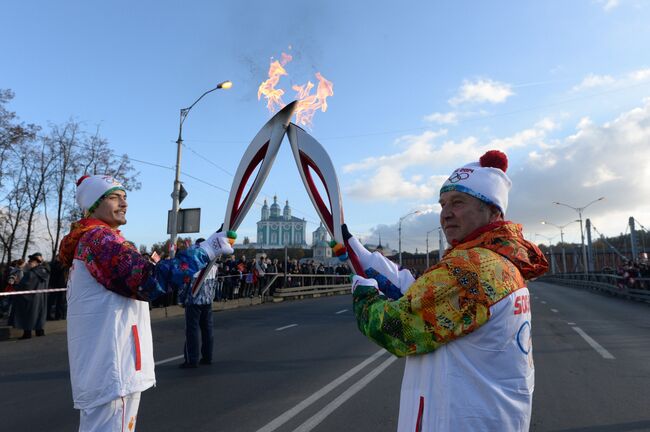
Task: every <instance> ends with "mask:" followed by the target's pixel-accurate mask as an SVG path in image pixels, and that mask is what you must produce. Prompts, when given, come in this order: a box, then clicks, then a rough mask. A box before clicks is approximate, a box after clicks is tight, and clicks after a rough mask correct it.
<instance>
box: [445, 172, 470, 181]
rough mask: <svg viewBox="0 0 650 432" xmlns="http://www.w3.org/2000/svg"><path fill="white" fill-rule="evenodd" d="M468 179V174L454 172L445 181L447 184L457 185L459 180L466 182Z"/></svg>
mask: <svg viewBox="0 0 650 432" xmlns="http://www.w3.org/2000/svg"><path fill="white" fill-rule="evenodd" d="M468 178H469V173H467V172H458V171H456V172H455V173H453V174H452V175H451V177H449V178H448V179H447V181H448V182H449V183H458V182H459V181H461V180H467V179H468Z"/></svg>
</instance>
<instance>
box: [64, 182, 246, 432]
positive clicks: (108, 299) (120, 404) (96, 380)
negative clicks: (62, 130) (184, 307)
mask: <svg viewBox="0 0 650 432" xmlns="http://www.w3.org/2000/svg"><path fill="white" fill-rule="evenodd" d="M76 199H77V204H79V206H80V207H81V209H82V210H83V212H84V218H83V219H81V220H79V221H77V222H74V223H73V224H72V227H71V229H70V233H69V234H68V235H66V236H65V237H64V239H63V240H62V242H61V251H60V253H59V258H60V260H61V263H62V264H63V265H64V266H66V267H70V273H69V277H68V291H67V300H68V358H69V361H70V381H71V383H72V398H73V401H74V407H75V408H76V409H78V410H80V425H79V431H83V432H86V431H93V432H114V431H120V432H121V431H127V430H128V431H134V430H135V423H136V418H137V413H138V406H139V403H140V393H141V392H142V391H144V390H146V389H148V388H150V387H153V386H154V385H155V384H156V377H155V374H154V359H153V342H152V337H151V323H150V318H149V304H148V303H147V302H150V301H152V300H154V299H156V298H157V297H159V296H160V295H163V294H166V293H167V292H168V291H170V290H171V289H172V288H173V287H174V286H176V287H181V286H184V285H185V284H189V283H191V281H192V278H193V277H195V275H197V274H198V272H199V271H200V270H201V269H203V268H204V267H205V266H206V265H207V264H208V263H209V262H210V260H211V259H213V258H215V257H216V256H218V255H220V254H223V253H226V254H231V253H233V250H232V247H231V244H232V243H233V242H234V238H235V237H236V235H235V234H234V233H232V232H229V233H227V234H228V235H226V233H221V232H217V233H214V234H213V235H211V236H210V237H209V238H208V240H206V241H204V242H202V243H200V244H199V245H196V246H194V247H190V248H188V249H186V250H184V251H180V252H179V253H178V254H177V255H176V257H175V258H174V259H167V260H162V261H160V262H158V264H157V265H154V264H153V263H152V262H150V261H149V260H148V259H146V258H144V257H143V256H142V255H140V253H138V251H137V250H136V249H135V247H134V246H133V244H132V243H129V242H127V241H126V240H125V239H124V237H122V234H121V233H120V231H119V230H118V229H117V228H118V227H119V226H121V225H124V224H125V223H126V210H127V202H126V191H125V189H124V186H122V185H121V184H120V183H119V182H118V181H117V180H115V179H114V178H113V177H111V176H106V175H93V176H84V177H82V178H80V179H79V181H78V182H77V194H76Z"/></svg>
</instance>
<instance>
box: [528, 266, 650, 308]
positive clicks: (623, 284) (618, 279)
mask: <svg viewBox="0 0 650 432" xmlns="http://www.w3.org/2000/svg"><path fill="white" fill-rule="evenodd" d="M540 280H542V281H544V282H551V283H556V284H559V285H567V286H573V287H577V288H587V289H592V290H595V291H602V292H606V293H608V294H612V295H616V296H620V297H625V298H629V299H633V300H639V301H645V302H650V278H630V277H624V276H619V275H615V274H608V273H589V274H584V273H565V274H555V275H546V276H543V277H541V278H540Z"/></svg>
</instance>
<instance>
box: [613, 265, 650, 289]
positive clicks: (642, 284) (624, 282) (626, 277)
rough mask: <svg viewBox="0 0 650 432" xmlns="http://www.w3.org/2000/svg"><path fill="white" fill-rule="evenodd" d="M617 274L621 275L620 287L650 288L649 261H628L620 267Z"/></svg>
mask: <svg viewBox="0 0 650 432" xmlns="http://www.w3.org/2000/svg"><path fill="white" fill-rule="evenodd" d="M616 274H617V275H618V276H620V277H621V279H619V281H618V288H619V289H621V290H623V289H625V288H627V289H630V288H631V289H642V290H650V280H649V279H650V265H648V263H647V262H638V261H626V262H625V263H624V264H623V265H622V266H620V267H618V269H617V270H616Z"/></svg>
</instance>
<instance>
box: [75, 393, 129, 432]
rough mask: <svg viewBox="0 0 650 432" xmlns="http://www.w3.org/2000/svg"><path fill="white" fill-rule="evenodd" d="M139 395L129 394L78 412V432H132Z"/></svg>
mask: <svg viewBox="0 0 650 432" xmlns="http://www.w3.org/2000/svg"><path fill="white" fill-rule="evenodd" d="M139 406H140V393H131V394H130V395H126V396H124V397H120V398H117V399H115V400H114V401H111V402H108V403H106V404H104V405H100V406H98V407H95V408H90V409H82V410H81V411H80V416H79V417H80V420H79V432H133V431H135V421H136V418H137V416H138V407H139Z"/></svg>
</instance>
